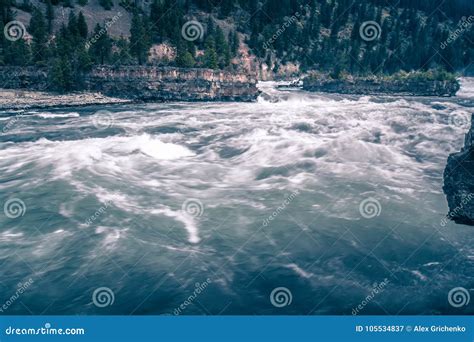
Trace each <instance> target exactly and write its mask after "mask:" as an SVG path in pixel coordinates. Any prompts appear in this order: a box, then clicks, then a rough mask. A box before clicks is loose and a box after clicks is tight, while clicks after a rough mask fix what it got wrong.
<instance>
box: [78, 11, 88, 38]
mask: <svg viewBox="0 0 474 342" xmlns="http://www.w3.org/2000/svg"><path fill="white" fill-rule="evenodd" d="M77 31H78V33H79V36H80V37H81V38H83V39H87V35H88V28H87V23H86V18H84V14H82V11H81V12H79V16H78V17H77Z"/></svg>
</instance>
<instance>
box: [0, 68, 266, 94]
mask: <svg viewBox="0 0 474 342" xmlns="http://www.w3.org/2000/svg"><path fill="white" fill-rule="evenodd" d="M0 88H8V89H22V88H26V89H30V90H45V89H48V88H50V87H49V84H48V78H47V72H46V71H45V70H40V69H36V68H0ZM83 88H84V89H83V90H87V91H98V92H101V93H103V94H105V95H108V96H116V97H121V98H127V99H134V100H143V101H253V100H255V99H256V98H257V96H258V94H259V91H258V89H257V80H256V78H255V77H252V76H249V75H247V74H242V73H230V72H225V71H217V70H210V69H181V68H170V67H142V66H130V67H109V66H102V67H96V68H94V69H93V70H92V71H91V72H90V73H88V74H87V75H85V76H84V86H83Z"/></svg>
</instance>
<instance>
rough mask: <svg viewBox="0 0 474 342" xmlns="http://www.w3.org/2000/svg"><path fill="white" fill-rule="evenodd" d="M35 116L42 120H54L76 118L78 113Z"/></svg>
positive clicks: (38, 114) (39, 114) (40, 114)
mask: <svg viewBox="0 0 474 342" xmlns="http://www.w3.org/2000/svg"><path fill="white" fill-rule="evenodd" d="M35 116H37V117H39V118H42V119H56V118H78V117H79V116H80V115H79V113H76V112H74V113H48V112H46V113H37V114H35Z"/></svg>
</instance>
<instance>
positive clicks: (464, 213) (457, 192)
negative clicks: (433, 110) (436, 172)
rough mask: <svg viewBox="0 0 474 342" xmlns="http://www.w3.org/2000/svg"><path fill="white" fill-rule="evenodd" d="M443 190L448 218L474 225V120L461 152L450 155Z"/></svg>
mask: <svg viewBox="0 0 474 342" xmlns="http://www.w3.org/2000/svg"><path fill="white" fill-rule="evenodd" d="M472 119H473V120H474V115H473V118H472ZM443 191H444V193H445V194H446V198H447V200H448V206H449V213H448V218H449V219H451V220H453V221H454V222H456V223H462V224H468V225H474V121H473V125H472V126H471V128H470V130H469V132H468V133H467V134H466V137H465V140H464V147H463V148H462V150H461V152H458V153H453V154H451V155H450V156H449V157H448V163H447V165H446V169H445V170H444V186H443Z"/></svg>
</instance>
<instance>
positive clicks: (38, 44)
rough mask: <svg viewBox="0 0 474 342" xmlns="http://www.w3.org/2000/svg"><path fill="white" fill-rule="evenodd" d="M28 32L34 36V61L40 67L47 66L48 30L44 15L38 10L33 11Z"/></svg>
mask: <svg viewBox="0 0 474 342" xmlns="http://www.w3.org/2000/svg"><path fill="white" fill-rule="evenodd" d="M28 32H29V33H30V34H31V35H32V36H33V42H32V49H31V50H32V55H33V61H34V62H35V63H37V64H40V65H41V64H45V63H46V60H47V56H48V46H47V41H48V29H47V24H46V21H45V18H44V15H43V13H42V12H41V11H40V10H39V9H37V8H35V9H34V10H33V14H32V16H31V19H30V25H29V27H28Z"/></svg>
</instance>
